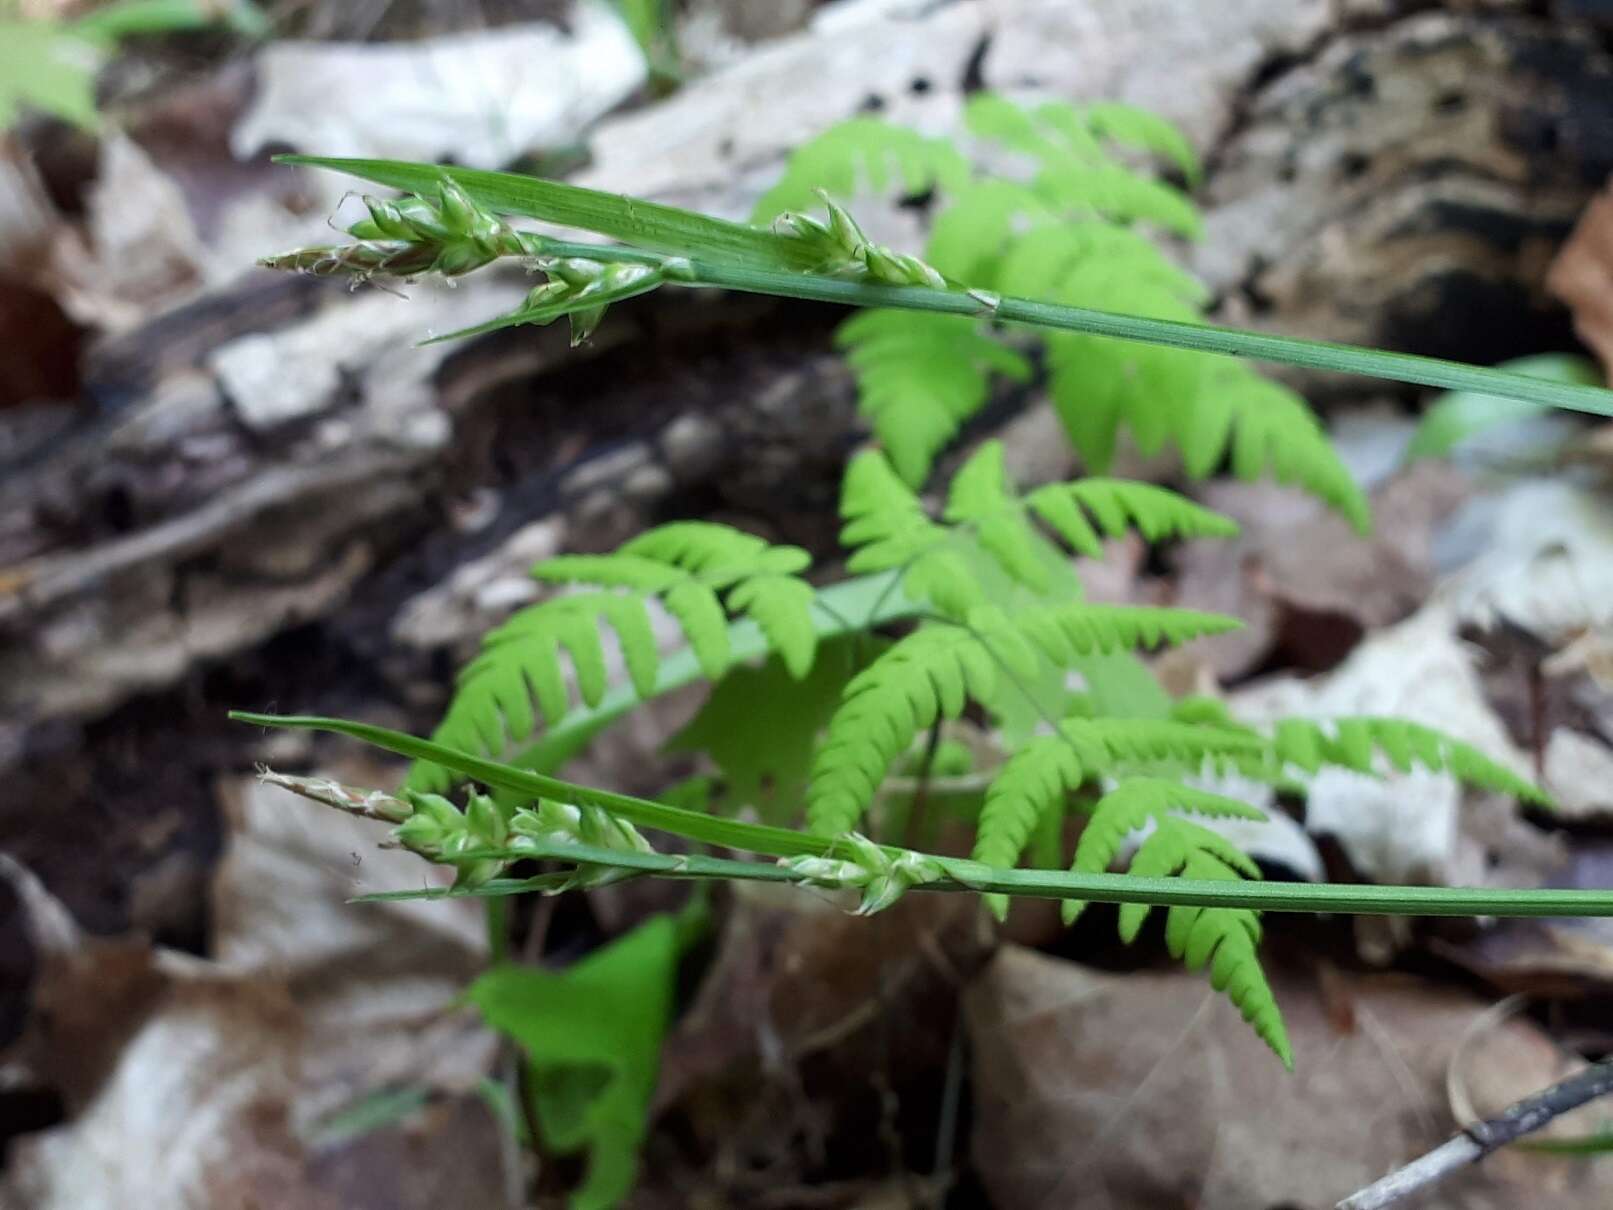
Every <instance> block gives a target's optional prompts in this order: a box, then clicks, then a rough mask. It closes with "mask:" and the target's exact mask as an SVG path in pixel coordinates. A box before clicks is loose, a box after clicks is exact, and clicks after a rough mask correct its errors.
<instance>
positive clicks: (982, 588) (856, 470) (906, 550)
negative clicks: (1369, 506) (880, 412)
mask: <svg viewBox="0 0 1613 1210" xmlns="http://www.w3.org/2000/svg"><path fill="white" fill-rule="evenodd" d="M840 513H841V517H842V518H843V519H844V520H845V522H846V524H845V526H844V528H842V530H841V531H840V540H841V543H842V544H843V545H845V546H846V547H848V548H849V549H850V550H851V552H852V553H851V556H850V559H849V560H848V562H847V567H848V569H849V570H851V571H854V572H859V573H860V572H876V571H888V570H891V569H896V568H899V569H901V570H902V575H903V585H904V587H905V588H906V590H907V593H908V595H909V596H910V597H912V598H913V599H914V600H921V601H929V602H931V603H932V604H934V605H935V606H936V608H938V609H940V610H941V611H942V612H943V613H947V614H950V615H952V616H955V617H962V616H963V615H965V614H966V613H967V612H968V610H969V609H971V608H973V607H974V606H976V605H980V604H984V603H985V601H986V600H987V597H988V595H989V594H988V592H987V585H985V584H984V583H982V582H981V579H980V576H981V568H980V565H979V563H978V561H975V562H973V563H971V561H970V559H969V558H968V555H969V553H970V551H971V550H973V549H976V548H978V549H979V550H980V551H983V552H984V553H985V554H986V555H988V556H989V557H990V560H991V561H992V562H993V563H994V564H995V566H996V568H997V569H998V570H999V571H1000V572H1001V573H1002V574H1003V575H1004V576H1006V578H1007V580H1008V581H1009V582H1011V583H1013V584H1016V585H1019V586H1022V587H1024V588H1027V589H1029V590H1031V591H1032V592H1034V593H1036V594H1041V593H1044V592H1046V591H1048V590H1049V588H1050V587H1051V586H1052V583H1053V580H1054V579H1055V578H1056V577H1055V575H1054V571H1053V569H1055V568H1058V567H1060V566H1062V564H1063V559H1062V556H1060V555H1059V553H1058V551H1057V549H1056V548H1055V546H1054V545H1053V543H1052V542H1050V541H1049V540H1048V538H1047V537H1045V536H1044V535H1043V534H1042V532H1040V530H1039V529H1038V528H1037V526H1036V525H1035V524H1034V522H1035V521H1040V522H1041V523H1042V524H1043V525H1044V526H1046V528H1047V529H1048V530H1049V531H1051V532H1052V533H1053V534H1054V535H1055V536H1057V537H1059V538H1061V539H1063V541H1064V543H1065V545H1067V546H1068V547H1069V548H1070V549H1071V550H1072V551H1074V552H1075V553H1076V554H1080V555H1091V556H1097V555H1099V554H1101V553H1102V549H1103V547H1102V541H1101V538H1100V534H1101V536H1102V537H1105V538H1118V537H1120V536H1121V535H1123V534H1125V533H1126V532H1127V531H1128V530H1131V529H1135V530H1136V531H1137V532H1138V533H1140V534H1142V536H1143V537H1144V538H1146V539H1147V540H1148V541H1150V542H1158V541H1161V540H1164V539H1167V538H1192V537H1230V536H1232V535H1234V534H1236V533H1237V532H1238V527H1237V526H1236V525H1235V524H1234V523H1233V522H1232V521H1230V520H1228V519H1227V518H1226V517H1223V516H1221V515H1220V514H1219V513H1215V512H1211V511H1210V510H1209V509H1206V508H1202V507H1200V506H1199V505H1197V504H1194V503H1193V502H1192V501H1190V500H1187V499H1184V498H1183V497H1182V496H1179V495H1177V494H1176V493H1175V492H1172V491H1168V490H1166V489H1165V488H1161V487H1155V486H1154V485H1153V484H1147V483H1130V482H1126V481H1124V480H1118V479H1079V480H1075V481H1072V482H1067V483H1051V484H1046V485H1044V486H1042V487H1039V488H1036V489H1034V490H1033V491H1031V492H1029V493H1028V494H1026V495H1024V496H1021V495H1019V494H1018V493H1017V492H1016V491H1015V490H1014V488H1013V486H1012V485H1011V484H1010V483H1009V481H1008V475H1007V470H1006V467H1005V465H1004V453H1003V446H1002V443H1001V442H999V441H986V442H982V443H981V445H980V447H979V449H977V450H976V451H975V452H974V454H972V455H971V456H970V457H969V459H968V460H967V461H966V462H965V463H964V464H963V466H962V467H960V468H959V470H958V473H957V474H956V475H954V476H953V479H952V485H951V488H950V490H949V491H948V494H947V500H946V508H945V511H944V512H943V514H942V516H943V520H944V521H945V522H946V524H942V523H941V522H937V521H935V520H933V519H932V518H931V517H930V515H929V513H928V512H926V511H925V508H924V505H923V502H922V501H921V500H920V499H919V497H918V495H917V494H916V493H915V492H914V491H913V490H912V488H910V487H909V486H908V485H907V483H906V482H905V481H904V480H903V478H902V477H901V476H900V475H899V474H897V473H896V471H895V468H894V467H893V466H892V464H891V462H890V461H889V460H888V459H887V457H886V456H885V455H884V454H882V453H881V452H880V451H878V450H865V451H863V452H862V453H859V454H858V455H857V456H856V457H854V458H853V459H852V461H851V464H850V465H849V466H848V467H847V468H846V475H845V479H844V481H843V483H842V488H841V501H840ZM1065 582H1066V583H1069V584H1071V586H1072V587H1073V582H1072V581H1068V580H1067V579H1066V581H1065Z"/></svg>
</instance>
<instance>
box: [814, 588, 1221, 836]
mask: <svg viewBox="0 0 1613 1210" xmlns="http://www.w3.org/2000/svg"><path fill="white" fill-rule="evenodd" d="M1239 625H1240V623H1239V622H1237V620H1236V619H1233V618H1227V617H1223V616H1221V615H1219V614H1211V613H1198V612H1195V611H1193V610H1186V609H1169V608H1163V607H1154V606H1128V605H1088V604H1085V603H1082V602H1075V603H1071V604H1061V605H1036V606H1031V607H1029V608H1026V609H1022V610H1018V611H1016V612H1015V613H1013V614H1011V615H1010V614H1007V613H1005V612H1004V611H1002V610H1001V609H998V608H997V607H995V606H991V605H983V606H979V607H977V608H975V609H973V610H971V611H970V613H969V616H968V618H967V621H966V624H962V625H960V624H958V623H954V622H949V621H944V622H934V623H929V624H926V625H925V626H923V627H921V628H920V629H919V630H917V631H915V632H914V633H913V634H911V635H909V636H908V637H907V638H905V639H903V640H901V641H900V642H898V643H897V644H896V645H895V646H893V647H891V648H890V649H889V650H888V651H886V652H885V653H884V654H883V655H881V656H880V657H879V658H878V659H876V660H875V661H874V662H873V663H872V664H870V665H869V666H868V667H867V668H866V669H864V670H863V671H862V672H861V673H859V674H858V675H857V676H856V677H855V678H853V680H852V681H851V682H850V683H849V684H848V685H847V686H846V691H845V695H844V699H843V701H842V703H841V706H840V708H839V709H838V710H837V711H836V712H835V714H834V716H833V717H832V718H831V719H830V721H829V728H828V733H827V735H826V736H825V738H824V741H823V743H822V745H821V746H820V747H819V749H818V752H817V755H816V757H815V758H814V761H813V766H812V784H811V786H810V787H809V789H808V791H807V824H808V826H809V827H810V828H811V829H812V831H814V832H815V833H817V834H818V835H820V836H836V835H839V834H841V833H843V832H849V831H851V830H852V829H853V828H855V827H856V826H857V823H858V821H859V820H860V819H861V817H862V815H863V813H864V812H865V811H866V810H867V809H868V807H869V806H870V804H871V803H872V802H873V798H874V794H875V792H876V791H877V790H878V788H879V784H880V782H881V781H882V780H883V779H884V777H885V775H886V773H887V772H888V771H889V770H890V768H891V766H892V765H893V764H894V763H895V762H896V760H897V758H898V757H900V756H901V755H902V754H903V753H904V752H905V751H906V750H907V748H908V747H909V746H910V745H911V744H912V742H913V741H914V739H915V738H917V736H918V735H919V734H920V733H921V732H922V731H924V730H925V729H926V728H928V727H930V726H931V725H932V724H934V723H935V722H936V721H937V720H938V719H942V718H957V717H958V716H959V715H961V714H962V713H963V710H964V707H965V706H966V705H967V704H968V702H969V701H971V700H973V701H976V702H980V703H982V704H983V705H986V706H988V707H989V706H991V705H992V704H993V703H995V702H996V700H997V697H998V691H999V687H1000V685H1001V683H1002V682H1003V681H1004V680H1006V681H1008V683H1009V688H1010V689H1013V690H1016V691H1017V690H1018V689H1019V686H1020V685H1022V684H1023V683H1024V682H1025V681H1028V680H1029V679H1030V678H1031V677H1033V676H1034V675H1035V673H1036V671H1037V669H1038V667H1040V666H1042V665H1044V664H1050V665H1052V666H1054V667H1058V668H1068V667H1070V666H1071V665H1072V664H1074V663H1075V662H1076V660H1077V659H1078V658H1079V657H1081V656H1085V655H1090V654H1093V653H1110V652H1116V651H1134V650H1137V649H1138V648H1140V647H1144V646H1152V645H1155V644H1160V643H1182V642H1185V641H1187V640H1188V639H1193V638H1198V637H1200V636H1201V635H1207V634H1218V633H1223V632H1225V631H1228V630H1233V629H1236V628H1237V627H1238V626H1239ZM1000 673H1005V674H1006V676H1002V675H1000Z"/></svg>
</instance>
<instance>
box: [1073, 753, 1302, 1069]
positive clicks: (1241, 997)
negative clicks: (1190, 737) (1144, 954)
mask: <svg viewBox="0 0 1613 1210" xmlns="http://www.w3.org/2000/svg"><path fill="white" fill-rule="evenodd" d="M1172 811H1190V812H1193V813H1196V814H1200V815H1205V816H1208V817H1211V818H1236V819H1248V818H1257V817H1260V813H1259V812H1257V811H1255V810H1254V808H1252V807H1249V806H1248V805H1247V804H1245V803H1240V802H1238V801H1237V800H1236V799H1230V798H1223V797H1221V796H1220V795H1216V794H1207V793H1205V792H1204V791H1201V790H1193V789H1190V788H1188V787H1184V786H1179V785H1177V784H1175V783H1174V782H1168V781H1158V780H1154V779H1147V780H1144V779H1136V780H1132V781H1127V782H1123V783H1122V784H1121V785H1120V786H1119V787H1118V788H1116V789H1115V790H1114V791H1112V792H1111V793H1109V794H1107V795H1105V796H1104V798H1103V799H1101V800H1100V801H1099V802H1098V805H1097V806H1096V807H1095V808H1094V810H1093V814H1092V819H1091V821H1090V822H1089V823H1088V824H1087V828H1086V831H1084V832H1083V833H1082V834H1081V842H1080V844H1079V845H1078V847H1077V849H1076V856H1075V861H1074V863H1073V865H1072V866H1071V868H1072V869H1074V870H1077V871H1080V872H1083V873H1093V872H1096V873H1101V872H1103V871H1104V870H1107V869H1108V868H1109V865H1110V863H1111V862H1112V861H1113V860H1114V858H1115V855H1116V854H1117V853H1118V852H1119V848H1120V845H1121V844H1122V843H1123V841H1124V839H1125V837H1126V836H1127V835H1128V834H1129V833H1130V832H1132V831H1134V830H1136V829H1137V828H1138V827H1141V826H1143V825H1145V824H1148V823H1152V824H1153V825H1154V830H1153V831H1152V832H1151V833H1150V834H1149V835H1148V837H1147V838H1146V839H1145V840H1144V841H1143V842H1142V844H1141V845H1139V846H1138V847H1137V852H1136V853H1135V854H1134V855H1133V856H1132V859H1131V864H1130V867H1129V870H1130V873H1132V874H1134V875H1136V876H1137V877H1140V878H1171V877H1176V876H1180V877H1183V878H1195V879H1208V880H1212V881H1231V880H1234V879H1240V878H1248V879H1258V878H1259V877H1260V868H1259V867H1258V866H1257V865H1255V863H1254V862H1253V861H1251V860H1250V859H1249V857H1248V856H1247V855H1246V854H1245V853H1244V852H1243V851H1242V850H1240V849H1239V848H1238V847H1237V846H1236V845H1234V844H1232V843H1231V842H1230V841H1228V840H1227V839H1226V838H1225V837H1223V836H1221V835H1220V834H1219V833H1217V832H1212V831H1211V830H1210V829H1208V828H1204V827H1200V826H1199V825H1198V824H1195V823H1190V822H1189V821H1187V820H1185V819H1182V818H1180V817H1178V816H1177V815H1174V814H1171V813H1170V812H1172ZM1089 837H1091V839H1090V840H1089V839H1088V838H1089ZM1084 906H1085V905H1084V904H1082V903H1079V902H1072V903H1066V904H1065V905H1064V908H1063V911H1064V918H1065V920H1066V922H1072V921H1074V920H1075V919H1076V917H1077V916H1078V915H1079V914H1080V912H1081V909H1082V908H1083V907H1084ZM1150 910H1151V909H1150V908H1148V907H1147V906H1145V905H1142V904H1122V905H1121V908H1120V936H1121V939H1122V940H1124V941H1126V942H1127V943H1128V944H1129V943H1130V942H1132V941H1134V940H1136V937H1137V934H1138V932H1139V931H1140V930H1141V928H1142V925H1143V922H1144V921H1145V920H1146V919H1147V917H1148V913H1149V911H1150ZM1259 943H1260V921H1259V917H1258V915H1257V914H1256V913H1254V912H1252V911H1248V910H1246V909H1242V908H1208V909H1206V908H1196V907H1187V906H1178V907H1173V908H1171V909H1169V911H1168V912H1167V914H1166V917H1165V944H1166V948H1167V949H1168V950H1169V951H1170V954H1171V956H1172V957H1173V958H1179V959H1181V960H1182V961H1183V962H1184V963H1185V964H1186V965H1187V966H1188V967H1189V968H1190V969H1195V970H1196V969H1199V968H1201V967H1203V966H1204V965H1206V964H1207V963H1208V964H1209V966H1210V985H1211V986H1212V987H1214V988H1215V989H1216V990H1217V991H1220V992H1224V993H1226V996H1227V998H1228V999H1230V1000H1231V1001H1232V1003H1233V1004H1234V1005H1235V1006H1236V1007H1237V1009H1238V1011H1239V1012H1240V1013H1242V1014H1243V1018H1244V1020H1245V1021H1247V1022H1249V1024H1250V1026H1251V1027H1252V1028H1253V1029H1254V1031H1255V1033H1256V1034H1257V1035H1258V1036H1259V1037H1260V1038H1261V1040H1262V1041H1264V1042H1265V1043H1266V1045H1267V1046H1269V1047H1271V1049H1272V1051H1273V1053H1275V1054H1276V1055H1277V1057H1278V1058H1280V1059H1281V1060H1282V1061H1283V1063H1284V1064H1285V1065H1287V1066H1290V1067H1291V1066H1292V1065H1293V1052H1292V1048H1291V1047H1290V1045H1289V1041H1288V1031H1287V1030H1286V1028H1285V1027H1284V1025H1283V1019H1282V1012H1281V1010H1280V1009H1279V1008H1278V1007H1277V1001H1276V998H1275V997H1274V996H1273V995H1272V992H1271V987H1270V985H1269V984H1268V983H1267V982H1266V976H1265V972H1264V971H1263V970H1262V969H1261V966H1260V958H1259V955H1258V954H1257V953H1256V947H1257V946H1258V945H1259Z"/></svg>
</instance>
